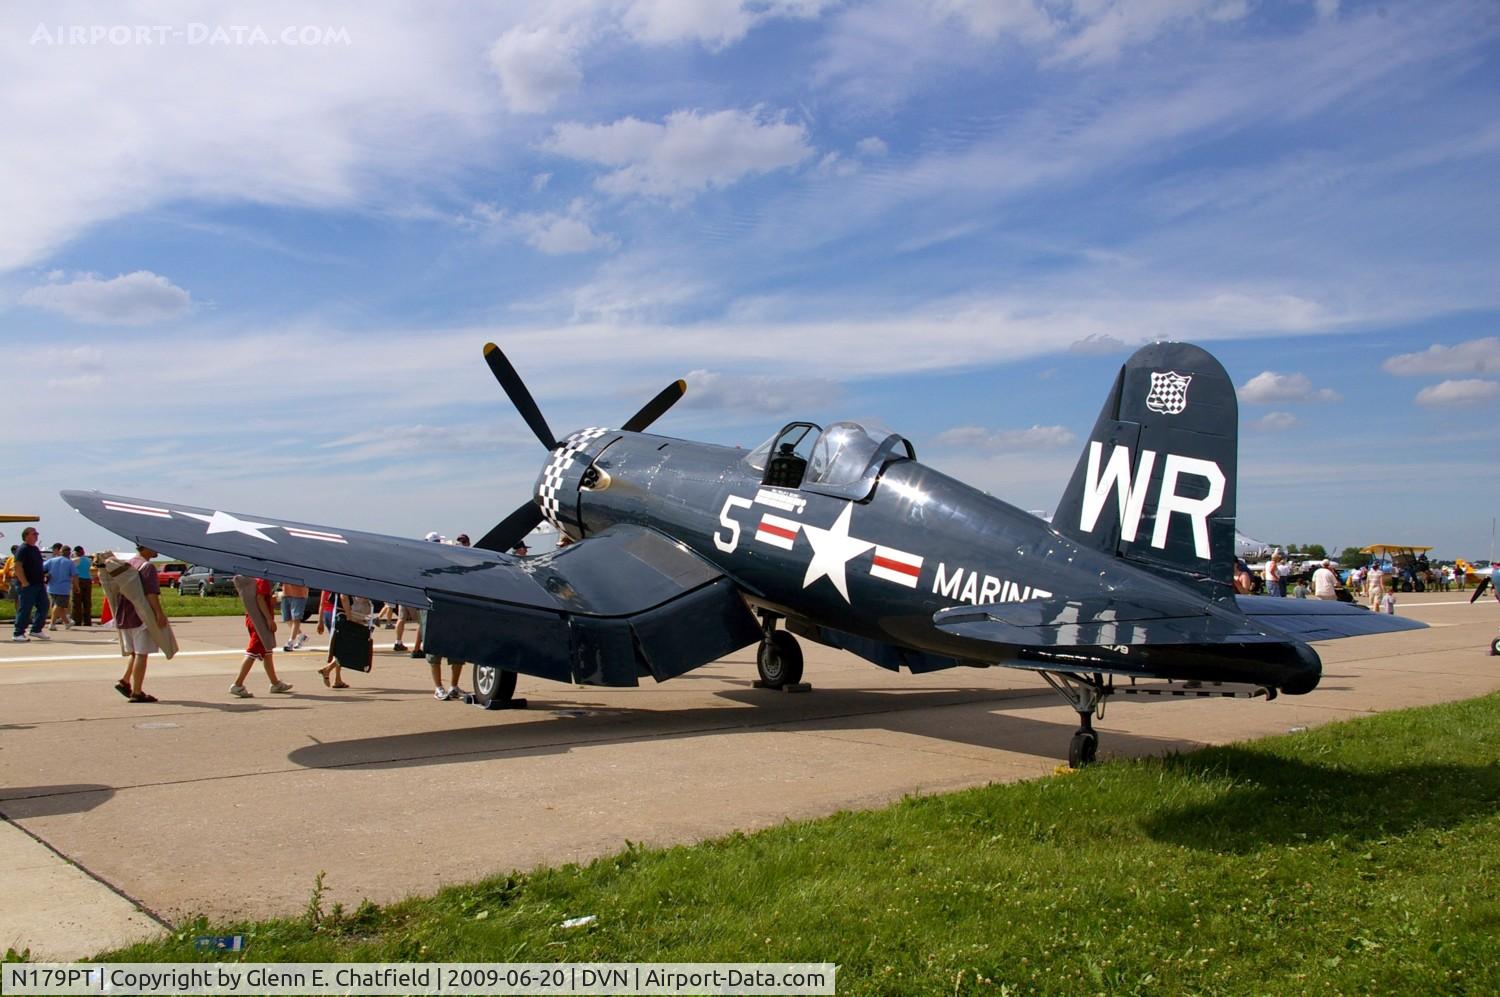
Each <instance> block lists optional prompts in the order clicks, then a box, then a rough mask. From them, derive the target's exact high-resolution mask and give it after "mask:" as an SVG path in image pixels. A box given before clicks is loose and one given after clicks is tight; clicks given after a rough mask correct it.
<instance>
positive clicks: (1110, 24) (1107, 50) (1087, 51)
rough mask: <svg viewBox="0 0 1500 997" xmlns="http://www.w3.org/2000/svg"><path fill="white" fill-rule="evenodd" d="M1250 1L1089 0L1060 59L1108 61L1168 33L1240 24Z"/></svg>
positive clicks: (1075, 9) (1081, 6) (1079, 11)
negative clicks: (1185, 28)
mask: <svg viewBox="0 0 1500 997" xmlns="http://www.w3.org/2000/svg"><path fill="white" fill-rule="evenodd" d="M1247 10H1248V3H1247V0H1085V2H1081V3H1078V4H1076V5H1075V6H1074V7H1073V12H1074V13H1076V14H1078V15H1081V16H1080V17H1078V20H1077V21H1076V22H1075V25H1074V27H1075V30H1074V31H1073V32H1072V34H1071V36H1070V37H1068V38H1067V39H1066V40H1065V41H1063V42H1062V43H1061V45H1060V47H1059V49H1058V56H1059V57H1060V58H1063V59H1073V60H1077V61H1079V62H1105V61H1108V60H1111V59H1114V58H1116V57H1118V56H1119V55H1120V53H1121V52H1122V51H1123V50H1125V49H1127V48H1131V47H1134V46H1138V45H1143V44H1145V43H1147V42H1149V41H1152V40H1154V39H1156V38H1157V37H1159V36H1161V35H1163V34H1165V33H1166V32H1168V31H1170V30H1172V29H1175V28H1179V27H1182V26H1186V25H1192V24H1195V23H1214V22H1225V21H1238V20H1241V19H1243V18H1244V16H1245V14H1246V12H1247Z"/></svg>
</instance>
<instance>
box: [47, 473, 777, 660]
mask: <svg viewBox="0 0 1500 997" xmlns="http://www.w3.org/2000/svg"><path fill="white" fill-rule="evenodd" d="M62 497H63V499H64V500H65V501H66V502H67V503H68V504H69V505H71V506H72V507H73V508H75V509H77V510H78V511H79V512H80V513H82V514H83V515H84V516H85V517H86V518H88V519H90V520H92V521H93V522H95V523H98V524H99V525H100V526H103V527H104V528H105V529H108V530H110V531H112V532H114V533H117V534H119V535H120V536H122V537H125V538H127V539H129V540H132V541H134V542H136V543H139V544H145V545H146V546H149V547H150V548H152V549H153V550H157V551H160V552H162V553H164V554H169V555H171V556H173V557H176V558H179V559H181V560H184V561H188V562H190V563H193V564H203V565H207V566H209V567H212V568H214V569H216V570H220V571H225V572H233V573H235V574H241V575H249V576H253V577H257V578H267V579H270V580H271V581H273V582H291V583H293V584H301V585H312V586H316V587H318V588H322V589H327V590H331V591H334V592H345V593H349V594H351V595H364V596H368V597H370V598H372V599H382V600H385V601H387V602H396V603H399V604H401V605H403V606H415V607H420V608H426V609H429V610H431V614H430V616H429V619H428V631H429V632H428V634H427V635H426V636H425V638H424V644H425V645H426V647H427V649H428V650H429V651H431V652H432V653H434V654H442V655H444V656H445V657H453V658H456V659H459V660H463V661H470V662H476V663H481V664H487V665H495V666H496V667H500V668H505V669H507V670H510V671H516V672H521V673H524V674H528V675H537V676H540V677H543V678H551V679H556V680H558V681H564V682H586V683H590V684H597V685H637V684H638V683H639V678H640V677H641V676H651V677H653V678H655V679H656V680H657V681H663V680H665V679H668V678H671V677H673V676H675V675H680V674H682V673H683V672H686V671H689V670H691V669H693V668H697V667H698V666H700V665H704V664H707V663H708V662H710V661H713V660H715V659H716V658H719V657H722V656H723V655H725V654H728V653H730V652H732V651H735V650H738V649H739V648H742V647H744V646H746V645H748V644H752V643H755V642H756V641H758V640H759V639H760V628H759V626H758V625H757V623H756V621H755V618H754V616H753V615H752V614H751V613H750V610H749V608H748V606H746V604H745V602H744V600H743V599H742V598H741V597H740V594H739V590H738V587H737V586H736V585H735V583H734V582H733V580H732V579H730V578H729V577H728V576H726V575H724V574H723V572H721V571H719V569H717V568H715V567H714V566H713V565H711V564H709V563H708V562H706V561H704V560H703V559H702V558H700V557H698V556H697V555H696V554H694V553H693V552H691V551H690V550H688V549H687V548H686V547H684V546H682V545H681V544H678V543H677V542H676V541H674V540H672V539H670V538H668V537H666V536H663V535H662V534H659V533H656V532H655V531H652V530H648V529H645V528H643V527H637V526H617V527H614V528H612V529H610V530H606V531H604V532H603V533H600V534H598V535H597V536H594V537H590V538H589V539H586V540H583V541H581V542H579V543H576V544H573V545H571V546H569V547H565V548H561V549H559V550H557V551H554V552H552V553H549V554H543V555H540V556H537V557H528V558H518V557H513V556H512V555H510V554H503V553H497V552H494V551H488V550H478V549H475V548H470V547H452V546H448V545H446V544H436V543H428V542H425V541H421V540H409V539H405V538H402V537H391V536H383V535H381V534H377V533H364V532H360V531H357V530H341V529H334V528H331V527H327V526H315V525H312V524H307V523H299V522H293V521H290V520H282V519H277V518H275V517H268V516H250V515H245V514H241V513H231V512H226V511H224V510H220V509H205V508H199V507H194V506H189V505H183V504H179V503H171V502H161V501H157V500H148V499H136V498H127V497H124V496H118V495H105V494H102V493H99V492H76V491H67V492H63V493H62Z"/></svg>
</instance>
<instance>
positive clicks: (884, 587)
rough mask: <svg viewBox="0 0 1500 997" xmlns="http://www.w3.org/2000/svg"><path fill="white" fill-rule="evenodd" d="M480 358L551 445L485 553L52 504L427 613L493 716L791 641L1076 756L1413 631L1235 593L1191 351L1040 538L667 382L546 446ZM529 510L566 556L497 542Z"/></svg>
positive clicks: (931, 486) (1127, 403)
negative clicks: (935, 676) (894, 678)
mask: <svg viewBox="0 0 1500 997" xmlns="http://www.w3.org/2000/svg"><path fill="white" fill-rule="evenodd" d="M485 356H486V359H487V360H488V362H489V364H490V367H491V369H492V371H493V372H494V373H495V375H496V377H497V379H498V380H499V381H500V383H501V385H502V386H503V387H504V388H505V390H506V392H507V394H509V396H510V398H511V400H512V402H514V403H515V405H516V407H517V409H519V411H520V413H521V415H522V417H523V418H524V419H525V421H526V422H527V424H528V425H529V426H530V427H531V429H532V431H533V432H534V433H535V434H536V436H537V438H538V439H539V440H541V443H542V445H543V446H544V447H546V448H547V450H548V457H547V461H546V464H545V466H544V467H543V468H542V472H541V475H540V476H539V477H538V479H537V482H536V486H535V494H534V495H533V497H532V499H531V500H530V501H528V502H527V503H526V504H525V505H523V506H522V507H521V508H520V509H518V510H516V512H514V513H513V514H511V515H510V516H509V517H507V518H506V519H505V520H504V521H502V522H501V523H500V524H499V525H497V526H496V527H495V528H494V529H492V530H491V531H490V532H489V533H488V534H487V535H486V536H485V537H484V538H483V539H482V540H481V541H480V543H479V544H478V545H477V547H476V548H474V549H470V548H462V547H450V546H442V545H438V544H431V543H424V542H421V541H414V540H405V539H399V538H395V537H386V536H377V535H373V534H368V533H359V532H355V531H351V530H334V529H330V528H328V527H323V526H308V525H304V524H301V523H294V522H289V521H284V520H279V519H277V518H275V517H267V516H247V515H242V514H238V513H230V512H226V511H224V510H221V509H205V508H194V507H190V506H184V505H181V504H178V503H175V502H164V501H155V500H151V501H148V500H142V499H133V498H121V497H117V496H113V495H102V494H99V493H97V492H65V493H63V497H64V498H65V499H66V500H67V501H68V503H69V504H71V505H72V506H74V507H75V508H76V509H78V510H79V511H80V512H82V513H83V515H85V516H87V517H88V518H89V519H91V520H93V521H94V522H96V523H99V524H100V525H102V526H105V527H107V528H108V529H110V530H113V531H114V532H116V533H118V534H120V535H121V536H124V537H129V538H131V539H133V540H136V541H137V542H142V543H146V544H148V545H149V546H150V547H152V548H153V549H155V550H159V551H162V552H164V553H167V554H170V555H172V556H174V557H178V558H181V559H183V560H186V561H190V562H192V563H195V564H206V565H209V566H211V567H213V568H215V569H217V570H223V571H229V572H237V573H240V574H245V575H254V576H258V577H264V578H269V579H272V580H274V581H282V582H296V583H301V584H306V585H312V586H317V587H320V588H325V589H332V590H334V591H339V592H349V593H358V594H363V595H367V596H370V597H372V598H376V599H386V600H392V601H395V602H398V603H401V604H403V605H408V606H425V607H428V608H429V609H430V610H431V612H430V617H429V620H428V635H427V637H426V645H427V649H428V650H429V651H431V652H433V653H440V654H444V655H451V656H452V657H454V658H458V659H461V660H465V661H469V662H473V663H474V665H475V682H474V684H475V694H476V701H477V702H478V703H480V704H481V705H484V706H490V707H499V706H503V705H505V704H506V703H507V702H509V701H510V699H511V697H512V694H513V692H514V689H515V681H516V673H518V672H519V673H524V674H527V675H534V676H540V677H542V678H548V679H556V680H559V681H563V682H580V683H591V684H597V685H611V686H633V685H637V684H639V682H640V679H641V678H643V677H650V678H653V679H655V680H656V681H658V682H660V681H665V680H666V679H669V678H672V677H674V676H677V675H681V674H683V673H684V672H687V671H689V670H690V669H693V668H697V667H699V666H700V665H704V664H707V663H708V662H710V661H713V660H715V659H717V658H719V657H722V656H723V655H725V654H728V653H731V652H733V651H735V650H738V649H740V648H742V647H745V646H747V645H750V644H756V643H758V644H759V653H758V655H757V661H758V668H759V673H760V680H761V682H760V684H761V685H764V686H770V687H784V686H787V685H789V684H794V683H798V682H799V681H800V679H801V677H802V664H803V662H802V652H801V650H800V647H799V645H798V643H797V640H796V638H795V637H793V634H794V633H795V634H797V635H799V636H802V637H804V638H806V639H809V640H813V641H817V642H819V643H822V644H827V645H830V646H833V647H838V648H843V649H846V650H848V651H851V652H853V653H854V654H857V655H860V656H862V657H864V658H867V659H869V660H870V661H872V662H874V663H875V664H877V665H880V666H881V667H884V668H888V669H892V670H896V669H900V668H902V667H905V668H907V669H908V670H910V671H913V672H928V671H933V670H936V669H942V668H951V667H954V666H957V665H966V666H988V665H1008V666H1012V667H1018V668H1024V669H1030V670H1033V671H1037V672H1040V673H1041V674H1042V675H1043V676H1044V677H1045V678H1046V679H1047V681H1048V682H1049V683H1050V684H1051V685H1052V686H1053V688H1055V689H1056V690H1057V691H1058V692H1059V693H1060V694H1061V695H1062V696H1063V697H1064V698H1065V699H1067V701H1068V702H1069V704H1070V705H1071V706H1072V707H1073V709H1074V710H1076V711H1077V713H1078V717H1079V724H1080V726H1079V729H1078V731H1077V733H1075V734H1074V736H1073V739H1072V743H1071V746H1070V749H1069V753H1068V756H1069V760H1070V762H1072V763H1073V764H1075V765H1078V764H1083V763H1086V762H1088V761H1091V760H1092V759H1093V758H1094V756H1095V753H1096V750H1097V746H1098V736H1097V734H1096V733H1095V731H1094V729H1093V725H1092V718H1093V716H1094V715H1095V713H1096V712H1099V711H1102V708H1103V705H1104V703H1105V702H1106V701H1107V699H1108V698H1109V697H1110V696H1112V695H1114V694H1116V693H1123V692H1131V691H1150V692H1156V693H1160V692H1163V691H1165V692H1167V693H1168V694H1172V695H1183V694H1187V695H1231V694H1238V695H1245V696H1250V695H1262V696H1267V697H1269V696H1274V695H1275V694H1276V693H1277V692H1286V693H1294V694H1298V693H1305V692H1308V691H1310V690H1312V689H1313V688H1314V687H1315V686H1316V685H1317V684H1318V679H1319V675H1320V670H1321V665H1320V662H1319V660H1318V655H1317V654H1316V652H1314V651H1313V649H1312V648H1310V647H1309V646H1308V644H1307V643H1306V641H1309V640H1322V639H1326V638H1330V637H1341V636H1350V635H1354V634H1367V633H1376V632H1382V631H1388V630H1401V629H1409V628H1415V627H1420V626H1421V624H1419V623H1415V622H1413V621H1410V620H1406V619H1402V618H1398V617H1392V616H1381V615H1378V614H1374V613H1370V612H1368V611H1367V610H1364V609H1362V608H1359V607H1355V606H1348V605H1343V604H1339V603H1331V602H1316V601H1308V600H1297V599H1276V598H1253V597H1244V596H1241V597H1236V596H1235V594H1234V591H1233V587H1232V582H1231V571H1232V561H1233V553H1234V516H1235V471H1236V466H1235V465H1236V460H1237V431H1238V409H1237V405H1236V401H1235V393H1234V386H1233V384H1232V382H1231V381H1230V379H1229V377H1228V375H1227V374H1226V373H1225V372H1224V369H1223V368H1222V367H1221V366H1220V365H1219V363H1218V361H1217V360H1215V359H1214V358H1213V357H1212V356H1210V355H1209V354H1208V353H1206V352H1204V351H1203V350H1201V349H1199V348H1198V347H1196V346H1191V345H1187V344H1181V343H1159V344H1155V345H1151V346H1147V347H1144V348H1142V349H1141V350H1140V351H1138V352H1137V353H1136V354H1135V355H1134V356H1132V357H1131V358H1130V359H1129V360H1128V361H1127V362H1126V363H1125V365H1124V366H1123V367H1122V368H1121V370H1120V373H1119V376H1118V377H1117V378H1116V380H1115V383H1114V387H1113V390H1112V391H1111V392H1110V394H1109V398H1108V400H1107V401H1106V402H1105V405H1104V410H1103V411H1102V412H1101V413H1100V416H1099V419H1098V421H1097V423H1096V424H1095V426H1094V430H1093V432H1092V434H1091V436H1090V438H1089V441H1088V444H1087V446H1086V447H1085V449H1084V453H1083V455H1082V457H1081V459H1080V460H1079V462H1078V465H1077V468H1076V470H1075V471H1074V472H1073V476H1072V480H1071V481H1070V482H1069V483H1068V486H1067V489H1066V491H1065V492H1064V493H1063V497H1062V500H1061V503H1060V504H1059V506H1058V508H1057V511H1056V513H1055V514H1054V516H1053V518H1052V521H1051V523H1050V524H1049V523H1047V522H1044V521H1042V520H1040V519H1038V518H1036V517H1035V516H1032V515H1030V514H1029V513H1026V512H1023V511H1022V510H1020V509H1017V508H1015V507H1013V506H1010V505H1007V504H1006V503H1005V502H1002V501H1000V500H999V499H996V498H992V497H991V496H989V495H987V494H984V493H983V492H980V491H977V490H976V489H974V488H971V487H969V486H968V485H965V484H963V483H961V482H959V481H957V480H955V479H953V478H951V477H948V476H947V475H945V474H941V473H939V472H937V471H935V470H933V469H931V468H929V467H926V466H924V465H923V464H921V463H919V462H918V461H917V459H916V453H915V452H914V450H913V448H912V445H911V444H910V443H909V442H908V441H907V440H905V439H904V438H902V437H901V436H898V435H896V434H894V433H888V432H886V431H884V430H876V429H874V427H871V426H868V425H861V424H856V423H852V422H837V423H834V424H832V425H829V426H826V427H822V426H817V425H814V424H812V423H808V422H793V423H790V424H788V425H786V426H784V427H783V428H782V429H781V430H780V431H778V432H777V433H776V434H775V435H774V436H772V437H771V438H770V439H769V440H767V441H766V442H765V443H764V444H762V445H761V446H759V447H757V448H755V449H754V450H749V451H746V450H743V449H738V448H732V447H724V446H715V445H709V444H704V443H694V442H689V441H685V440H679V439H673V438H671V437H666V436H657V435H652V434H648V433H646V432H645V429H646V427H647V426H649V425H650V424H651V423H652V422H653V421H654V420H655V419H656V418H657V417H658V416H660V415H661V414H662V413H663V412H665V411H666V410H667V409H668V408H669V407H670V406H671V405H672V404H673V403H674V402H675V401H676V400H677V399H678V398H679V397H681V395H682V393H683V391H684V385H683V383H682V382H681V381H678V382H676V383H675V384H673V385H671V386H669V387H668V388H667V389H665V390H664V391H662V392H661V393H660V394H659V395H658V396H657V397H656V398H655V399H653V400H652V401H651V402H649V403H648V404H647V405H646V406H645V407H644V408H642V409H641V411H640V412H638V413H637V414H636V415H635V416H633V417H632V418H631V419H629V420H628V421H627V422H626V423H625V424H624V426H623V428H621V429H605V428H592V429H583V430H579V431H577V432H575V433H572V434H571V435H569V436H567V437H565V438H564V439H562V440H558V439H557V438H556V437H555V436H554V435H553V433H552V430H551V428H550V427H549V426H548V424H547V421H546V419H545V418H543V416H542V413H541V411H540V409H539V408H538V407H537V405H536V403H535V401H534V400H533V399H532V397H531V395H530V393H529V392H528V391H527V389H526V387H525V385H524V384H523V383H522V381H521V378H520V376H519V375H518V374H517V373H516V371H515V369H514V368H513V367H512V366H511V364H510V362H509V361H508V360H507V359H506V358H505V356H504V354H503V353H501V351H500V350H499V349H498V348H497V347H495V346H494V345H493V344H489V345H487V346H486V347H485ZM544 518H545V519H547V520H548V521H550V522H551V523H552V524H553V525H554V526H556V527H557V529H559V530H560V531H562V532H563V533H564V534H566V535H567V536H569V537H571V538H573V539H574V540H576V541H577V542H576V543H573V544H572V545H570V546H567V547H562V548H559V549H558V550H556V551H554V552H552V553H548V554H543V555H541V556H537V557H529V558H515V557H512V556H511V555H509V554H507V553H504V552H505V551H508V550H510V549H511V547H512V546H513V545H514V544H515V543H516V542H517V541H519V540H520V539H521V538H522V537H524V536H525V535H526V534H527V533H529V532H530V531H531V530H532V529H533V528H534V527H536V526H537V525H539V524H540V523H541V521H542V520H543V519H544ZM778 624H784V629H779V628H778ZM1143 678H1156V679H1167V680H1171V682H1170V684H1169V685H1167V686H1162V685H1160V684H1157V685H1156V686H1153V687H1150V688H1149V689H1146V688H1141V687H1135V683H1136V680H1138V679H1143ZM1216 683H1217V685H1216ZM1224 683H1228V685H1225V684H1224Z"/></svg>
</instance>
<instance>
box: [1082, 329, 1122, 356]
mask: <svg viewBox="0 0 1500 997" xmlns="http://www.w3.org/2000/svg"><path fill="white" fill-rule="evenodd" d="M1129 348H1130V347H1129V346H1128V345H1127V344H1126V343H1125V342H1124V341H1123V340H1120V339H1116V338H1115V337H1114V336H1109V335H1106V334H1104V333H1102V332H1096V333H1092V334H1090V335H1087V336H1084V337H1083V338H1082V339H1079V340H1076V341H1075V342H1072V343H1069V344H1068V352H1069V353H1079V354H1082V355H1083V356H1088V357H1104V356H1109V355H1110V354H1112V353H1121V352H1123V351H1125V350H1127V349H1129Z"/></svg>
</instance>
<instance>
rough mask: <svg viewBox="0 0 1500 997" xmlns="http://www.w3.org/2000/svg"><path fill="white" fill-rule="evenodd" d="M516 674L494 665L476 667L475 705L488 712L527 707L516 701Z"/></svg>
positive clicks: (522, 702) (523, 703) (518, 700)
mask: <svg viewBox="0 0 1500 997" xmlns="http://www.w3.org/2000/svg"><path fill="white" fill-rule="evenodd" d="M515 695H516V673H515V672H510V671H506V670H505V669H504V668H497V667H495V666H494V665H475V666H474V705H475V706H482V707H484V708H485V709H486V710H506V709H512V708H515V707H519V706H525V705H526V701H525V700H524V699H516V698H515Z"/></svg>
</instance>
